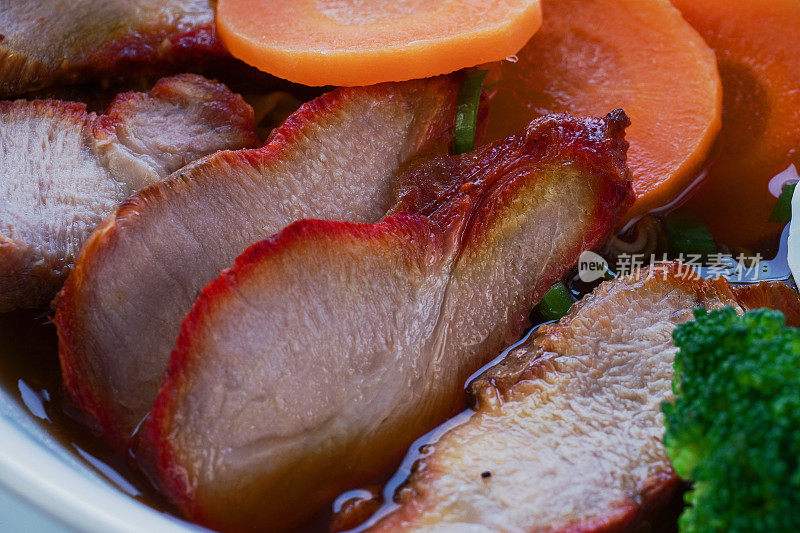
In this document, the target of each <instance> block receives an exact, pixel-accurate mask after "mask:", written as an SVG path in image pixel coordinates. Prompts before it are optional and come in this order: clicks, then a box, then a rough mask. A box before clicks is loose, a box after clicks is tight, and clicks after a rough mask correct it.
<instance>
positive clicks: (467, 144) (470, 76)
mask: <svg viewBox="0 0 800 533" xmlns="http://www.w3.org/2000/svg"><path fill="white" fill-rule="evenodd" d="M487 72H488V71H486V70H469V71H467V72H466V73H465V75H464V81H463V82H461V87H460V88H459V89H458V107H457V108H456V128H455V142H454V150H455V153H456V154H463V153H465V152H470V151H472V150H473V149H474V148H475V127H476V125H477V123H478V106H479V105H480V101H481V87H483V79H484V78H485V77H486V73H487Z"/></svg>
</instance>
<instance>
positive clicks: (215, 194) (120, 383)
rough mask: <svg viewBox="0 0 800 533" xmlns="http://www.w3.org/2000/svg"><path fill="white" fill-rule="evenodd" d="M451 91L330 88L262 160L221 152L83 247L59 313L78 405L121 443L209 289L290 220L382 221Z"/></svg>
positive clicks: (452, 80) (450, 112) (439, 123)
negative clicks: (183, 325) (198, 301)
mask: <svg viewBox="0 0 800 533" xmlns="http://www.w3.org/2000/svg"><path fill="white" fill-rule="evenodd" d="M458 85H459V77H458V76H446V77H440V78H432V79H427V80H418V81H411V82H404V83H395V84H384V85H377V86H371V87H356V88H342V89H338V90H335V91H333V92H331V93H328V94H325V95H323V96H321V97H320V98H318V99H316V100H313V101H312V102H310V103H308V104H306V105H304V106H303V107H301V108H300V109H299V110H298V111H297V112H296V113H294V114H293V115H292V116H291V117H289V118H288V119H287V120H286V122H284V123H283V124H282V125H281V126H280V127H279V128H278V129H276V130H275V131H274V132H273V134H272V136H271V139H270V140H269V141H268V142H267V144H266V145H264V146H263V147H262V148H260V149H254V150H242V151H229V152H220V153H218V154H215V155H213V156H210V157H208V158H205V159H203V160H200V161H198V162H196V163H195V164H192V165H190V166H188V167H187V168H185V169H182V170H181V171H180V172H178V173H177V174H175V175H174V176H172V178H171V179H169V180H168V181H166V182H164V183H161V184H158V185H156V186H154V187H152V188H149V189H146V190H144V191H143V192H142V193H141V194H139V195H137V196H135V197H134V198H132V199H131V200H129V201H128V202H126V203H125V205H124V206H123V207H122V208H121V209H120V210H119V211H118V212H117V214H116V216H115V217H111V218H110V219H108V220H106V221H105V223H104V224H103V225H102V226H101V227H100V228H99V229H98V230H97V231H96V232H95V233H94V235H93V236H92V238H91V239H90V240H89V242H88V244H87V245H86V247H85V249H84V252H83V254H82V256H81V258H80V260H79V261H78V264H77V265H76V268H75V270H74V272H73V274H72V276H71V277H70V278H69V280H68V282H67V284H66V286H65V289H64V292H63V294H62V295H61V298H60V300H59V303H58V305H57V313H56V319H55V320H56V324H57V325H58V333H59V339H60V357H61V364H62V368H63V373H64V383H65V385H66V387H67V390H68V391H69V393H70V394H71V395H72V397H73V399H74V400H75V401H76V402H77V404H78V405H79V406H80V407H82V408H83V409H84V410H85V411H87V413H89V414H90V415H91V416H92V417H93V418H94V419H95V420H96V421H97V422H98V423H99V425H100V427H101V428H102V429H103V430H104V431H105V433H106V434H107V435H108V436H109V438H110V439H111V440H112V441H113V442H115V443H117V444H120V445H125V443H126V442H127V439H128V438H129V437H130V435H131V433H132V432H133V430H134V429H135V428H136V426H137V425H138V424H139V422H140V421H141V419H142V418H143V417H144V416H145V415H146V414H147V412H148V411H149V410H150V407H152V405H153V401H154V400H155V397H156V394H157V392H158V386H159V384H160V382H161V380H162V377H163V374H164V371H165V370H166V368H167V361H168V359H169V354H170V352H171V351H172V349H173V348H174V346H175V338H176V337H177V335H178V332H179V330H180V324H181V321H182V320H183V318H184V316H185V315H186V313H187V312H188V311H189V310H190V309H191V307H192V303H193V302H194V300H195V298H196V296H197V295H198V293H199V292H200V291H201V290H202V289H203V287H204V286H205V285H206V283H208V282H209V281H211V280H213V279H214V278H216V277H217V276H218V275H219V273H220V272H221V271H222V270H223V269H225V268H227V267H229V266H231V265H232V264H233V261H234V259H236V257H237V256H238V255H239V254H240V253H242V252H243V251H244V250H245V249H246V248H247V247H248V246H250V245H251V244H253V243H255V242H258V241H260V240H262V239H264V238H266V237H269V236H270V235H272V234H274V233H275V232H277V231H279V230H280V229H281V228H283V227H285V226H286V225H288V224H289V223H291V222H294V221H295V220H299V219H301V218H305V217H310V216H314V217H318V218H327V219H342V220H350V221H356V222H372V221H375V220H378V219H379V218H381V217H382V216H383V215H384V214H385V213H386V211H387V209H388V208H389V207H390V206H391V205H392V203H393V201H394V198H395V196H396V189H397V179H396V178H397V172H398V169H399V168H400V166H401V165H402V164H403V163H404V162H405V161H406V160H408V159H409V158H410V157H412V156H414V155H415V154H417V153H418V152H420V151H422V150H426V149H429V148H432V147H433V145H435V144H437V143H439V142H440V141H442V140H443V139H445V140H446V138H447V137H448V135H449V132H451V131H452V125H453V123H454V120H455V119H454V117H455V103H456V102H455V100H456V95H457V92H458Z"/></svg>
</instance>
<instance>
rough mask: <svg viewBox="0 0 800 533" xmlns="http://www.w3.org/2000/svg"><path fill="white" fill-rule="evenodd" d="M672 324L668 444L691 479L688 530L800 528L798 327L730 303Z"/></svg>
mask: <svg viewBox="0 0 800 533" xmlns="http://www.w3.org/2000/svg"><path fill="white" fill-rule="evenodd" d="M694 315H695V317H696V319H697V320H696V321H694V322H688V323H686V324H683V325H680V326H678V327H677V328H675V332H674V334H673V339H674V341H675V345H676V346H677V347H678V348H680V351H679V352H678V354H677V355H676V357H675V378H674V380H673V384H672V388H673V391H674V392H675V403H674V404H669V403H665V404H664V406H663V411H664V415H665V424H666V434H665V435H664V444H665V446H666V450H667V454H668V455H669V457H670V459H671V460H672V462H673V466H674V467H675V471H676V472H677V474H678V475H679V476H680V477H681V478H682V479H684V480H688V481H691V482H692V483H693V486H692V490H691V491H690V492H689V493H687V495H686V502H687V503H688V504H689V507H688V508H687V509H686V510H685V511H684V512H683V514H682V515H681V517H680V520H679V526H680V530H681V532H682V533H688V532H712V531H714V532H716V531H726V532H728V531H730V532H742V533H744V532H747V533H752V532H759V531H763V532H784V531H787V532H788V531H792V532H795V531H800V466H799V464H798V463H799V461H800V329H797V328H791V327H788V326H786V325H785V323H786V319H785V318H784V316H783V314H782V313H780V312H778V311H771V310H768V309H759V310H757V311H748V312H747V313H745V314H744V316H739V315H737V314H736V312H735V311H734V310H733V309H731V308H726V309H722V310H720V311H712V312H711V313H706V311H705V310H703V309H698V310H696V311H695V313H694Z"/></svg>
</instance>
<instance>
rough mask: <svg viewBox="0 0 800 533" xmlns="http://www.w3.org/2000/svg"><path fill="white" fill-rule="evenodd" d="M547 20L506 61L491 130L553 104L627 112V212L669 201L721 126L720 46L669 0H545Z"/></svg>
mask: <svg viewBox="0 0 800 533" xmlns="http://www.w3.org/2000/svg"><path fill="white" fill-rule="evenodd" d="M542 11H543V19H544V20H543V23H542V29H541V30H540V31H539V32H538V33H537V34H536V35H534V36H533V38H532V39H531V40H530V42H528V44H527V45H526V46H525V47H524V48H523V49H522V51H521V52H520V53H519V54H518V57H519V61H518V62H516V63H510V62H505V63H503V64H502V65H501V67H500V69H501V81H500V83H499V84H498V86H497V93H496V95H495V96H494V98H493V99H492V102H491V104H490V111H489V120H490V124H489V131H488V133H489V137H490V138H491V139H496V138H502V137H504V136H506V135H508V134H509V133H510V132H512V131H515V130H517V129H519V128H521V127H523V126H524V125H525V124H526V123H527V121H529V120H530V119H531V118H532V117H534V116H538V115H542V114H545V113H552V112H569V113H572V114H576V115H601V116H602V115H605V114H606V113H608V112H609V111H611V110H613V109H614V108H622V109H624V110H625V112H626V113H627V114H628V116H629V117H630V119H631V122H632V124H631V126H630V128H628V130H627V135H626V137H627V139H628V141H630V145H631V146H630V150H629V151H628V164H629V166H630V168H631V171H632V173H633V179H634V183H633V186H634V191H635V192H636V202H635V203H634V205H633V207H632V208H631V210H630V211H629V213H628V217H629V218H631V217H634V216H638V215H641V214H643V213H645V212H647V211H649V210H651V209H654V208H657V207H660V206H663V205H665V204H667V203H669V202H671V201H672V200H673V199H674V198H675V197H676V196H677V195H678V194H679V193H680V192H681V191H682V190H683V189H684V188H685V187H686V186H687V185H688V184H689V183H690V182H691V181H692V180H693V179H694V177H695V176H696V174H697V173H698V171H699V170H700V168H701V167H702V165H703V163H704V162H705V159H706V157H707V155H708V153H709V151H710V149H711V146H712V145H713V142H714V139H715V138H716V135H717V133H718V131H719V128H720V122H721V120H720V114H721V102H722V92H721V84H720V80H719V75H718V73H717V69H716V62H715V60H714V54H713V52H712V51H711V50H710V49H709V47H708V46H707V45H706V44H705V42H703V39H702V38H701V37H700V35H698V33H697V32H696V31H695V30H694V29H692V27H691V26H689V24H687V23H686V21H684V20H683V18H682V17H681V14H680V13H679V12H678V10H677V9H675V8H674V7H673V6H672V5H671V4H670V3H669V1H668V0H647V1H643V0H544V1H543V2H542Z"/></svg>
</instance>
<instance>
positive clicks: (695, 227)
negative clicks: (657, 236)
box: [664, 214, 717, 261]
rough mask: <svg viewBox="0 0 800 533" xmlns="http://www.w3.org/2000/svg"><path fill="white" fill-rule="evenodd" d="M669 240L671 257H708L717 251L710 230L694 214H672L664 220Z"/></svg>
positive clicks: (685, 259) (685, 258)
mask: <svg viewBox="0 0 800 533" xmlns="http://www.w3.org/2000/svg"><path fill="white" fill-rule="evenodd" d="M664 229H665V230H666V233H667V239H668V241H669V252H670V255H671V256H672V257H673V258H676V259H680V258H681V256H683V260H684V261H688V260H689V258H688V257H687V256H689V255H700V256H702V257H708V256H710V255H712V254H715V253H717V245H716V243H715V242H714V236H713V235H711V231H709V229H708V228H707V227H706V226H705V224H703V223H702V222H700V220H699V219H698V218H696V217H694V216H690V215H683V214H673V215H670V216H668V217H667V218H666V220H665V221H664Z"/></svg>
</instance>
